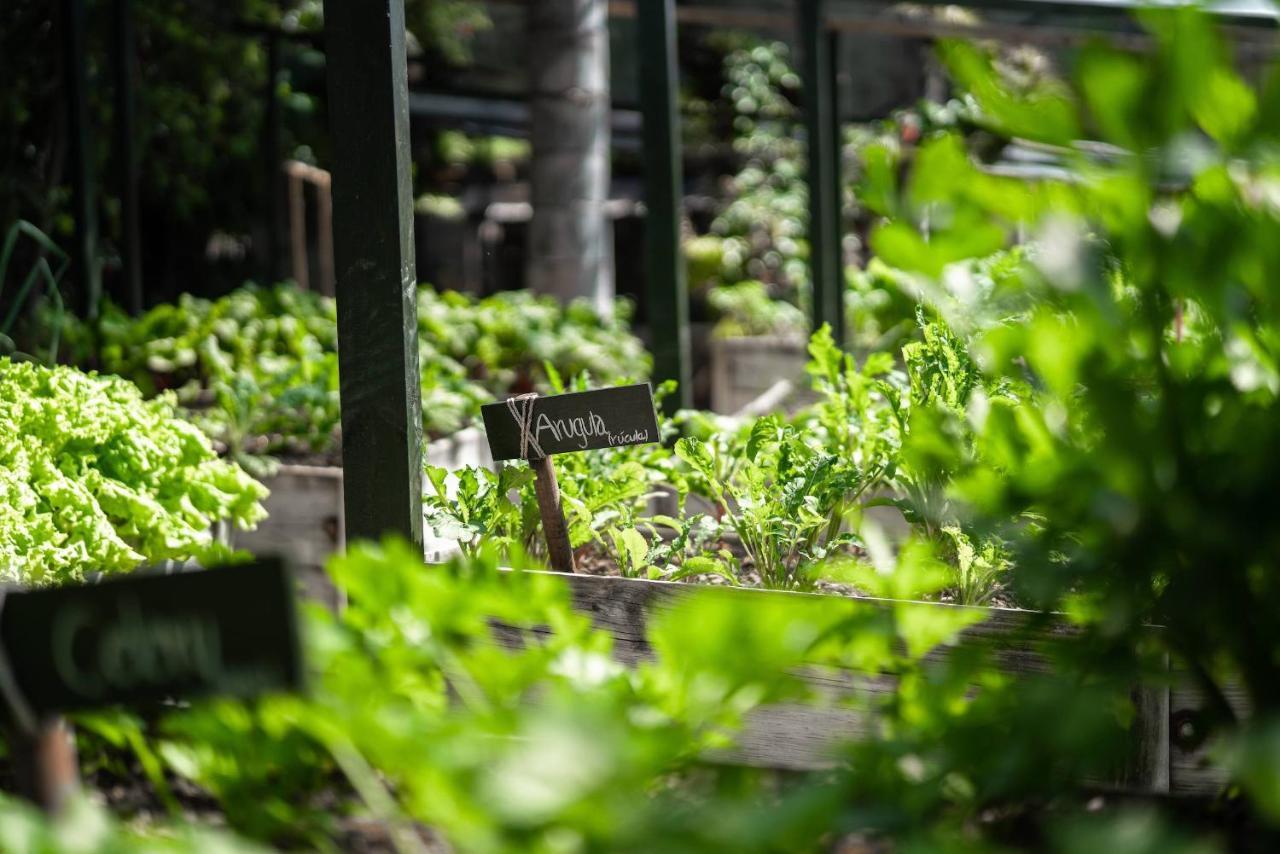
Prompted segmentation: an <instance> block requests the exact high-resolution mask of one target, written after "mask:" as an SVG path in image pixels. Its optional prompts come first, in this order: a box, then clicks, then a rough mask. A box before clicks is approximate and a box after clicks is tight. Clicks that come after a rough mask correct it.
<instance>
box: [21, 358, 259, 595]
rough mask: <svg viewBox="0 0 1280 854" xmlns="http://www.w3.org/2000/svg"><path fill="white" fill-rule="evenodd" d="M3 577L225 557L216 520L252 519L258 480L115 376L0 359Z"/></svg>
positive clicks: (53, 576)
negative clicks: (216, 533) (220, 456)
mask: <svg viewBox="0 0 1280 854" xmlns="http://www.w3.org/2000/svg"><path fill="white" fill-rule="evenodd" d="M0 422H3V423H4V424H5V430H4V433H3V435H2V436H0V576H2V577H3V578H5V579H7V580H10V581H17V582H20V583H24V584H44V583H51V582H58V581H65V580H74V579H82V578H84V577H85V575H86V574H87V573H94V572H117V571H121V570H128V569H133V568H134V567H136V566H138V565H140V564H143V563H161V562H164V561H170V560H179V561H181V560H188V559H195V560H198V561H202V562H204V561H208V560H212V559H215V558H218V557H221V556H225V554H226V549H225V547H223V546H221V545H220V544H219V543H217V542H216V541H215V540H214V538H213V528H214V526H215V525H216V524H219V523H222V522H231V523H235V524H238V525H241V526H245V527H248V526H252V525H253V524H255V523H256V522H257V521H258V520H260V519H261V518H262V517H263V516H264V515H265V513H264V511H263V508H262V504H261V500H262V498H263V497H265V496H266V490H265V489H264V488H263V487H262V486H261V485H260V484H258V483H257V482H256V481H254V480H253V479H252V478H250V477H249V476H248V475H246V474H245V473H244V472H243V471H242V470H241V469H240V468H239V466H237V465H235V464H234V463H230V462H226V461H223V460H219V459H218V458H217V456H216V455H215V454H214V451H213V449H212V448H211V447H210V445H209V441H208V439H206V438H205V437H204V435H203V434H201V433H200V431H199V430H197V429H196V428H195V427H193V426H192V425H190V424H188V423H187V422H185V421H183V420H181V419H180V418H178V417H177V411H176V409H175V406H174V402H173V399H172V398H171V397H170V396H168V395H164V396H161V397H159V398H156V399H153V400H150V401H147V400H143V398H142V395H141V393H140V392H139V391H138V389H137V388H136V387H135V386H133V385H131V384H130V383H128V382H126V381H124V380H122V379H119V378H117V377H99V376H93V375H86V374H83V373H80V372H79V371H76V370H73V369H71V368H65V367H56V368H44V367H41V366H38V365H35V364H32V363H27V362H13V361H10V360H9V359H7V358H0Z"/></svg>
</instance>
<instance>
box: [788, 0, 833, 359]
mask: <svg viewBox="0 0 1280 854" xmlns="http://www.w3.org/2000/svg"><path fill="white" fill-rule="evenodd" d="M823 5H824V4H823V0H799V3H798V5H797V12H798V21H797V29H798V32H799V36H800V46H801V51H800V52H801V57H800V59H801V76H802V78H803V80H804V117H805V128H806V135H807V137H808V149H809V175H808V181H809V278H810V280H811V283H812V295H811V299H812V307H813V327H814V329H817V328H818V327H820V326H821V325H822V324H824V323H827V324H830V325H831V333H832V335H833V337H834V338H835V340H836V342H837V343H838V344H840V345H842V346H843V344H844V310H843V304H844V281H843V279H844V271H843V269H842V267H843V257H842V252H841V249H840V231H841V229H840V149H839V146H838V145H837V144H836V138H837V133H838V129H837V127H836V125H837V122H836V112H835V96H834V90H835V82H836V66H835V55H834V54H835V52H834V50H833V47H834V45H833V43H832V40H831V39H830V38H829V37H828V34H827V30H826V26H825V17H824V15H823Z"/></svg>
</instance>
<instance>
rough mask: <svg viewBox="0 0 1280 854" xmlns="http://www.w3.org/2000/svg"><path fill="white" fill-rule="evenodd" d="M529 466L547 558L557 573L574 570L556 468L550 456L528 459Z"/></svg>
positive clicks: (571, 548)
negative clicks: (544, 537) (531, 470)
mask: <svg viewBox="0 0 1280 854" xmlns="http://www.w3.org/2000/svg"><path fill="white" fill-rule="evenodd" d="M529 467H530V468H532V469H533V473H534V474H535V475H536V476H537V480H536V481H535V482H534V490H535V491H536V492H537V495H538V510H539V511H541V513H542V532H543V534H544V535H545V536H546V538H547V559H548V561H550V563H551V568H552V569H554V570H556V571H557V572H575V571H576V570H575V569H574V566H573V547H572V546H570V545H569V528H568V526H567V525H565V521H564V508H563V507H562V506H561V504H560V484H559V483H557V482H556V469H555V466H554V465H552V463H551V457H541V458H539V459H534V460H529Z"/></svg>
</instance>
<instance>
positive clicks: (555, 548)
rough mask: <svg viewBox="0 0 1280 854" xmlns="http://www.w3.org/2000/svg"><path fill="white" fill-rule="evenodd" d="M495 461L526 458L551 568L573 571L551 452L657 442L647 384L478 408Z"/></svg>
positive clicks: (520, 399)
mask: <svg viewBox="0 0 1280 854" xmlns="http://www.w3.org/2000/svg"><path fill="white" fill-rule="evenodd" d="M480 414H481V415H483V416H484V429H485V433H486V434H488V436H489V450H490V451H492V452H493V458H494V459H495V460H519V459H525V460H528V461H529V465H530V467H531V468H532V469H533V471H534V474H535V476H536V480H535V482H534V488H535V490H536V491H537V495H538V512H539V513H540V514H541V516H542V534H543V536H544V537H545V538H546V541H547V557H548V560H549V561H550V563H551V567H552V568H553V569H556V570H559V571H560V572H573V571H574V559H573V548H572V547H571V546H570V544H569V532H568V528H567V527H566V525H565V522H564V509H563V508H562V507H561V504H560V486H559V484H558V483H556V470H555V467H554V466H553V465H552V464H551V455H552V454H564V453H571V452H573V451H590V450H595V449H597V448H617V447H621V446H623V445H642V444H644V443H645V442H656V441H658V413H657V410H655V409H654V407H653V390H652V389H651V388H649V384H648V383H636V384H635V385H624V386H616V387H614V388H601V389H595V390H592V391H576V392H570V393H569V394H556V395H552V396H551V397H538V396H537V395H534V394H525V395H520V396H519V397H513V398H510V399H509V400H504V401H502V402H501V403H490V404H487V405H485V406H482V407H480Z"/></svg>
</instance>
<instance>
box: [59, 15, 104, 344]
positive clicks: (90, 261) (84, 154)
mask: <svg viewBox="0 0 1280 854" xmlns="http://www.w3.org/2000/svg"><path fill="white" fill-rule="evenodd" d="M84 44H85V11H84V0H62V63H63V64H62V68H63V72H62V73H63V85H64V89H63V91H64V93H65V95H64V97H65V99H66V102H65V103H66V108H67V130H68V133H69V136H70V140H71V144H70V147H69V148H68V156H69V157H70V160H71V164H70V165H71V198H72V213H73V215H74V217H75V243H74V245H73V246H72V249H71V253H70V254H71V258H72V266H73V268H74V270H75V278H76V282H77V284H78V286H79V290H80V293H79V295H78V296H79V299H80V307H81V311H83V312H84V315H85V316H86V317H88V318H89V319H91V320H92V319H94V318H96V317H97V316H98V304H99V303H100V302H101V297H102V278H101V275H100V271H99V269H98V207H97V187H96V185H95V181H94V169H93V148H92V145H91V143H90V141H89V139H90V137H89V108H88V102H87V100H86V98H87V90H88V88H89V81H88V74H87V72H86V70H85V50H84Z"/></svg>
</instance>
